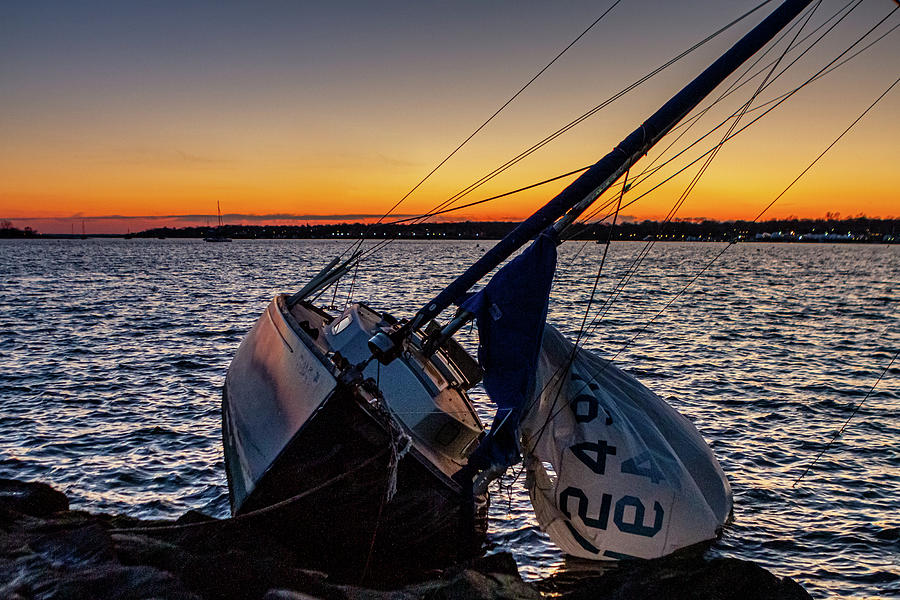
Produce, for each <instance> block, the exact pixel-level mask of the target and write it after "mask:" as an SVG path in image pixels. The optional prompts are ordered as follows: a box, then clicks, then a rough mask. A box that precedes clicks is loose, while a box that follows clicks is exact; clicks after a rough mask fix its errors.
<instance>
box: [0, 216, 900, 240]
mask: <svg viewBox="0 0 900 600" xmlns="http://www.w3.org/2000/svg"><path fill="white" fill-rule="evenodd" d="M517 224H518V223H516V222H507V221H459V222H445V223H415V224H380V225H369V224H365V223H340V224H331V225H223V226H222V227H221V228H210V227H179V228H172V227H161V228H154V229H148V230H145V231H141V232H140V233H134V234H128V235H125V236H122V235H120V236H115V237H129V238H130V237H138V238H202V237H206V236H208V235H210V233H211V232H215V233H216V234H218V235H222V236H227V237H230V238H236V239H339V238H345V239H355V238H359V237H361V236H363V235H364V236H366V237H369V238H374V239H394V238H396V239H411V240H415V239H425V240H429V239H431V240H434V239H461V240H462V239H466V240H479V239H483V240H491V239H500V238H502V237H503V236H504V235H506V234H507V233H509V232H510V231H511V230H512V229H513V228H514V227H515V226H516V225H517ZM0 237H4V238H17V237H64V238H69V237H81V236H72V235H65V234H61V235H53V234H40V233H38V232H37V231H35V230H33V229H31V228H30V227H26V228H24V229H22V230H20V229H17V228H15V227H13V225H12V223H11V222H10V221H9V220H2V221H0ZM107 237H109V236H107ZM570 237H571V238H572V239H576V240H596V241H601V242H602V241H606V240H607V239H612V240H646V239H659V240H669V241H732V240H765V241H844V242H895V241H898V237H900V219H894V218H887V219H878V218H869V217H865V216H856V217H851V218H845V219H840V218H837V214H836V213H834V214H833V213H828V215H827V216H826V218H824V219H796V218H793V219H773V220H769V221H762V222H759V223H755V222H751V221H714V220H711V219H705V220H701V219H684V220H676V221H672V222H660V221H652V220H644V221H626V222H620V223H616V225H615V226H612V227H611V226H610V225H609V224H608V223H591V224H584V225H581V226H580V227H576V228H575V229H574V231H573V233H572V235H571V236H570Z"/></svg>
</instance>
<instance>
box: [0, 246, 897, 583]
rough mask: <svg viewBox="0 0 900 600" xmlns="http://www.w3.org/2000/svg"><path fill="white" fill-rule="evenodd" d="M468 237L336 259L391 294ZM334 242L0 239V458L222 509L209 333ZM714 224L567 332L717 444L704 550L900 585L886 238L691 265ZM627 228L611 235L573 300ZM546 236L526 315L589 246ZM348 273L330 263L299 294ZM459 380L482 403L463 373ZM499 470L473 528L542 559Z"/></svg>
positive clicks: (220, 342)
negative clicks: (715, 519) (723, 485)
mask: <svg viewBox="0 0 900 600" xmlns="http://www.w3.org/2000/svg"><path fill="white" fill-rule="evenodd" d="M489 244H490V242H475V241H472V242H468V241H466V242H397V243H394V244H391V245H389V246H387V247H386V248H384V249H383V250H382V251H381V252H379V253H377V254H374V255H373V256H372V257H371V258H370V259H369V260H367V261H366V262H364V263H363V264H362V265H361V266H360V267H359V269H358V272H357V273H356V277H355V280H354V282H353V286H352V297H353V299H354V300H365V301H367V302H368V303H370V304H371V305H373V306H374V307H376V308H378V309H381V310H388V311H391V312H393V313H394V314H395V315H396V316H398V317H406V316H411V315H412V314H413V313H414V312H415V311H416V310H417V309H418V308H419V307H420V305H422V304H424V303H425V302H427V301H428V300H429V299H430V298H431V297H432V296H433V295H434V294H435V293H437V292H438V291H439V290H440V288H441V286H442V285H444V284H446V283H447V282H449V281H450V280H451V279H452V278H453V277H454V276H455V275H456V274H458V273H459V272H460V271H461V270H462V269H463V268H464V267H465V266H467V265H468V264H470V263H471V262H472V261H473V260H474V259H476V258H477V257H479V256H480V255H481V254H482V253H483V252H484V251H485V250H486V249H487V247H488V246H489ZM347 245H348V242H342V241H310V240H260V241H251V240H236V241H234V242H233V243H231V244H209V243H204V242H203V241H199V240H175V239H166V240H157V239H152V240H143V239H133V240H123V239H87V240H75V239H73V240H21V241H20V240H6V241H0V477H13V478H18V479H26V480H41V481H45V482H48V483H51V484H52V485H54V486H56V487H57V488H59V489H61V490H63V491H65V492H66V493H67V494H68V495H69V497H70V498H71V499H72V501H73V506H74V507H75V508H79V509H86V510H93V511H115V512H122V513H127V514H130V515H133V516H136V517H176V516H178V515H179V514H181V513H182V512H184V511H185V510H187V509H192V508H193V509H199V510H202V511H205V512H208V513H211V514H214V515H217V516H227V514H228V501H227V489H226V482H225V474H224V465H223V459H222V449H221V438H220V415H219V408H220V401H221V387H222V383H223V381H224V378H225V372H226V369H227V368H228V364H229V361H230V359H231V356H232V355H233V354H234V352H235V349H236V348H237V346H238V344H239V343H240V341H241V339H242V337H243V335H244V334H245V333H246V332H247V331H248V330H249V328H250V327H251V326H252V325H253V322H254V321H255V319H256V318H257V317H258V316H259V315H260V314H261V313H262V311H263V310H264V309H265V307H266V304H267V302H268V301H269V300H270V299H271V298H272V297H273V296H274V294H276V293H278V292H288V291H293V290H296V289H298V288H299V287H301V286H302V285H303V284H304V283H305V282H306V281H307V279H308V278H309V277H310V276H311V275H313V274H314V273H315V272H316V271H317V270H318V269H319V268H321V267H322V266H324V264H325V263H327V262H328V260H329V259H330V258H331V257H333V256H334V255H336V254H337V253H339V252H340V251H342V250H343V249H345V248H346V247H347ZM724 247H725V246H724V245H723V244H705V243H690V244H678V243H659V244H656V245H655V246H653V247H652V248H650V249H649V254H648V255H647V257H646V259H645V260H644V261H643V262H642V263H641V264H640V266H639V267H638V269H637V271H636V273H635V274H634V275H633V277H631V278H630V279H629V280H628V282H627V285H625V287H624V291H622V293H621V294H619V295H618V296H616V297H615V299H614V300H613V301H612V302H611V303H609V306H608V310H607V311H606V313H605V316H604V318H603V319H602V320H600V321H599V323H598V324H597V325H596V327H592V328H591V330H592V335H590V337H588V338H587V342H586V345H587V347H588V348H590V349H591V350H593V351H595V352H597V353H599V354H601V355H603V356H606V357H612V356H616V355H617V356H616V358H615V361H616V363H617V364H618V365H619V366H621V367H622V368H624V369H625V370H627V371H629V372H630V373H632V374H634V375H635V376H637V377H638V378H639V379H640V380H641V381H643V382H644V383H645V384H646V385H647V386H649V387H650V388H651V389H653V390H654V391H656V392H657V393H658V394H659V395H660V396H662V397H663V398H665V399H666V400H667V401H668V402H670V403H671V404H672V405H673V406H674V407H675V408H677V409H678V410H679V411H681V412H682V413H683V414H684V415H685V416H687V417H688V418H690V419H691V420H692V421H693V422H694V424H695V425H696V426H697V427H698V428H699V430H700V431H701V432H702V434H703V435H704V437H705V438H706V439H707V441H708V442H709V443H710V445H711V446H712V448H713V450H714V452H715V453H716V455H717V456H718V458H719V461H720V463H721V465H722V467H723V468H724V470H725V472H726V473H727V475H728V477H729V479H730V481H731V485H732V487H733V489H734V499H735V508H734V523H733V525H731V526H730V527H729V528H728V529H727V530H726V532H725V533H724V535H723V537H722V539H721V540H719V541H718V542H717V543H715V544H714V545H713V546H712V548H711V549H710V550H709V552H710V554H711V555H714V556H715V555H718V556H730V557H737V558H741V559H748V560H753V561H756V562H757V563H759V564H761V565H763V566H765V567H766V568H768V569H770V570H772V571H774V572H775V573H776V574H778V575H789V576H791V577H793V578H795V579H797V580H798V581H800V582H801V583H802V584H803V585H804V586H805V587H806V589H807V590H808V591H809V592H810V593H812V595H813V596H815V597H819V598H824V597H857V598H878V597H884V598H887V597H900V360H898V361H897V362H895V363H894V365H893V366H892V367H891V368H890V369H888V370H887V372H885V369H886V368H887V367H888V365H889V363H890V362H891V360H892V358H894V356H895V354H896V352H897V351H898V349H900V320H898V310H897V309H898V300H900V294H898V287H900V246H886V245H813V244H761V243H747V244H738V245H736V246H733V247H731V248H729V249H728V250H727V251H726V252H725V253H724V255H722V257H721V258H720V259H718V260H717V261H715V262H714V263H712V265H711V266H709V268H708V269H706V270H705V271H703V273H702V274H700V273H701V271H702V270H703V269H704V267H707V266H708V265H709V263H710V261H712V259H713V257H714V256H715V255H716V254H718V253H719V252H721V250H722V249H723V248H724ZM644 248H645V245H644V244H643V243H638V242H633V243H632V242H622V243H613V244H612V245H611V247H610V249H609V255H608V257H607V259H606V264H605V266H604V269H603V272H602V274H601V276H600V278H599V285H598V288H597V293H596V297H595V300H594V302H593V304H592V311H591V314H592V315H594V314H596V313H597V309H598V308H599V307H600V306H602V305H603V304H604V303H607V302H608V301H609V300H610V290H612V289H613V287H614V286H615V284H616V283H617V282H619V281H620V280H621V279H622V277H623V274H625V273H626V271H627V269H629V267H630V266H632V265H633V263H634V260H635V258H636V257H637V256H638V255H639V253H641V252H642V251H643V250H644ZM560 252H561V253H560V260H559V270H558V273H557V279H556V281H555V282H554V290H553V296H552V299H551V305H550V306H551V307H550V315H549V320H550V322H551V323H553V324H554V325H556V326H557V327H558V328H560V329H561V330H562V331H563V332H564V333H566V334H568V335H575V334H576V333H577V332H578V330H579V328H580V327H581V323H582V318H583V316H584V312H585V309H586V308H587V307H588V299H589V297H590V294H591V288H592V285H593V282H594V280H595V278H596V276H597V269H598V266H599V263H600V257H601V255H602V252H603V246H602V245H598V244H594V243H588V244H585V243H580V242H579V243H568V244H565V245H564V246H563V247H562V248H561V250H560ZM698 274H700V275H699V277H698ZM694 278H696V281H695V282H694V283H693V284H692V285H690V286H689V287H687V290H686V291H684V292H683V293H681V292H682V290H683V289H684V288H685V286H686V285H687V284H688V283H689V282H690V281H691V280H693V279H694ZM350 293H351V289H350V278H348V280H347V281H346V282H342V284H341V286H340V287H339V288H338V289H337V291H336V293H334V294H332V293H331V292H330V291H329V293H328V294H327V295H326V296H323V297H322V298H321V300H322V301H323V302H325V303H329V304H330V303H334V304H335V305H342V304H343V303H345V302H346V301H347V299H348V297H349V294H350ZM667 305H669V306H668V308H666V309H665V310H663V308H664V307H666V306H667ZM660 311H662V312H660ZM657 315H658V316H657ZM590 320H591V319H589V322H590ZM462 336H463V342H464V344H466V345H467V346H468V347H469V348H474V343H475V340H474V333H472V332H470V331H464V332H463V333H462ZM882 374H883V375H884V376H883V378H882V379H881V380H880V382H879V383H878V385H877V387H875V390H874V391H873V392H872V393H871V394H869V392H870V390H871V389H872V387H873V385H875V383H876V381H878V379H879V376H881V375H882ZM867 394H869V395H868V396H867ZM473 397H474V398H475V400H476V401H477V402H478V404H479V409H480V410H481V411H482V414H483V418H484V419H485V421H486V422H489V419H490V407H489V404H488V401H487V399H486V397H485V395H484V393H483V391H482V390H481V389H476V390H474V391H473ZM864 400H865V402H864V403H863V404H862V406H859V405H860V403H861V402H863V401H864ZM854 411H856V412H855V414H854ZM851 416H852V420H850V422H849V424H848V425H847V426H846V428H845V429H844V430H843V433H842V434H841V435H837V434H838V432H839V431H840V430H841V428H842V426H844V424H845V423H846V422H847V420H848V419H849V418H850V417H851ZM833 438H834V442H833V443H831V445H830V447H829V448H828V450H827V451H826V452H825V453H824V455H823V456H822V458H821V459H819V461H818V463H817V464H816V465H815V466H814V467H813V468H812V469H811V470H810V471H809V473H808V474H807V475H806V476H805V477H804V478H803V479H802V480H801V481H800V483H799V484H797V485H796V486H795V485H794V484H795V481H796V480H797V478H798V477H800V475H801V474H802V473H803V471H804V470H805V469H806V467H807V466H808V465H810V463H811V462H812V461H813V459H814V458H815V457H816V455H817V454H819V453H820V452H821V451H822V450H823V449H824V448H825V447H826V445H828V444H829V442H830V441H831V440H832V439H833ZM514 475H515V474H513V475H511V476H508V477H507V478H505V479H504V480H503V481H502V482H501V486H500V488H499V490H495V492H494V494H493V505H492V509H491V511H492V512H491V530H492V533H491V534H490V539H489V543H490V550H491V551H498V550H508V551H510V552H512V553H513V554H514V555H515V557H516V560H517V561H518V563H519V566H520V569H521V571H522V573H523V575H524V576H525V577H526V578H530V579H535V578H539V577H543V576H546V575H549V574H552V573H555V572H557V571H559V570H561V569H563V568H565V561H564V559H563V556H562V555H561V554H560V552H559V551H558V550H556V549H555V548H554V547H553V546H552V544H551V543H550V542H549V540H548V539H547V537H546V536H545V535H544V534H543V533H541V532H540V530H539V529H538V527H537V526H536V524H535V522H534V520H533V518H532V516H531V509H530V503H529V500H528V496H527V493H526V492H525V491H524V482H523V480H524V476H522V477H520V478H518V480H517V479H516V478H515V476H514Z"/></svg>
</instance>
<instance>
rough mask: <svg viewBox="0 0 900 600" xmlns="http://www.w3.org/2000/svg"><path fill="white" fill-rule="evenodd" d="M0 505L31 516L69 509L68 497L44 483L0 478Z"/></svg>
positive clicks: (41, 515)
mask: <svg viewBox="0 0 900 600" xmlns="http://www.w3.org/2000/svg"><path fill="white" fill-rule="evenodd" d="M0 507H3V508H4V509H7V510H13V511H15V512H18V513H21V514H23V515H30V516H32V517H45V516H47V515H50V514H52V513H55V512H61V511H64V510H69V499H68V498H66V495H65V494H63V493H62V492H58V491H56V490H54V489H53V488H52V487H50V486H49V485H47V484H45V483H38V482H26V481H16V480H15V479H0Z"/></svg>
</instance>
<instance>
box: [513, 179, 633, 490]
mask: <svg viewBox="0 0 900 600" xmlns="http://www.w3.org/2000/svg"><path fill="white" fill-rule="evenodd" d="M630 172H631V168H630V167H629V169H628V170H626V171H625V178H624V180H623V181H622V191H621V193H620V194H619V200H618V203H617V205H616V212H615V215H614V216H613V220H612V223H611V224H610V227H609V231H608V232H607V236H606V245H605V246H604V248H603V256H602V257H601V258H600V266H598V267H597V275H596V276H595V277H594V284H593V286H592V287H591V295H590V296H589V297H588V302H587V306H586V307H585V309H584V316H583V317H582V319H581V326H580V327H579V328H578V335H577V336H576V338H575V343H574V344H573V345H572V352H571V353H570V355H569V358H568V359H567V361H566V366H565V367H564V368H560V369H557V372H556V373H555V374H554V376H553V377H551V378H550V381H553V379H554V378H556V376H557V375H559V374H561V373H568V372H569V370H570V369H571V368H572V365H573V364H574V363H575V357H576V356H577V354H578V346H579V344H580V343H581V338H582V335H583V334H584V331H585V327H586V325H587V320H588V316H590V313H591V306H592V305H593V303H594V298H595V297H596V294H597V288H598V287H599V285H600V277H601V275H602V274H603V267H604V265H605V264H606V256H607V254H608V253H609V246H610V242H611V241H612V232H613V229H614V228H615V226H616V221H617V219H618V216H619V207H621V206H622V197H623V196H625V192H626V191H628V175H629V173H630ZM548 385H549V384H548ZM546 389H547V386H546V385H545V386H544V388H543V389H542V390H541V395H542V394H543V393H544V391H546ZM561 394H562V385H560V386H559V387H558V388H557V389H556V394H555V395H554V397H553V402H552V404H551V405H550V410H549V411H548V412H549V414H550V415H554V414H559V413H558V412H556V413H554V410H555V409H556V404H557V403H558V402H559V398H560V395H561ZM539 397H540V396H539V395H538V396H535V397H534V398H533V399H532V400H531V401H530V402H529V403H528V406H527V407H526V408H525V411H524V414H527V413H528V412H529V411H530V410H531V408H532V407H533V406H534V404H535V403H536V402H537V401H538V398H539ZM552 418H553V417H552V416H551V417H548V420H547V421H545V422H544V424H543V425H542V426H541V428H540V429H539V430H538V433H537V439H535V440H534V442H533V444H532V446H533V447H534V446H537V444H538V443H540V441H541V437H543V435H544V431H545V430H546V429H547V426H548V425H549V421H550V419H552ZM520 474H521V470H520V471H519V473H517V474H516V478H518V477H519V475H520Z"/></svg>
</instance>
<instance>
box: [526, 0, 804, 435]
mask: <svg viewBox="0 0 900 600" xmlns="http://www.w3.org/2000/svg"><path fill="white" fill-rule="evenodd" d="M820 5H821V0H820V2H818V3H816V5H815V7H814V8H813V10H811V11H810V12H809V13H808V15H807V17H806V20H805V21H803V24H802V25H801V26H800V27H799V29H798V30H797V32H796V33H795V35H794V38H793V39H792V40H791V42H790V43H789V44H788V45H787V47H785V49H784V51H783V52H782V53H781V56H779V58H778V60H776V61H775V62H774V64H773V65H771V69H770V70H769V72H768V74H767V75H766V77H765V78H764V79H763V81H762V82H760V84H759V86H758V87H757V89H756V91H755V92H754V93H753V94H752V95H751V96H750V98H749V99H748V100H747V101H746V102H745V103H744V104H743V106H742V108H741V110H740V114H739V115H738V116H737V117H736V118H735V119H734V120H733V121H732V122H731V124H730V126H729V128H728V130H727V131H726V132H725V134H724V135H723V136H722V139H721V140H720V141H719V143H718V145H717V146H716V147H715V148H714V150H713V152H711V153H710V154H709V156H708V157H707V159H706V161H705V162H704V163H703V165H702V166H701V167H700V169H699V170H698V171H697V173H695V174H694V177H693V178H692V179H691V181H690V183H689V184H688V186H687V187H686V188H685V189H684V191H683V192H682V193H681V196H679V198H678V200H676V201H675V204H674V205H673V206H672V208H671V209H670V210H669V213H668V214H667V215H666V217H665V219H664V220H663V222H662V224H661V225H660V228H659V232H658V233H657V236H659V235H660V234H661V233H662V231H663V230H664V228H665V227H666V225H667V224H668V223H669V222H671V220H672V219H674V217H675V215H676V214H677V212H678V210H679V209H680V208H681V207H682V206H683V205H684V203H685V202H686V201H687V198H688V197H689V196H690V194H691V192H693V190H694V188H695V187H696V185H697V183H698V182H699V181H700V179H701V178H702V177H703V175H704V174H705V173H706V171H707V170H708V168H709V166H710V165H711V164H712V161H713V160H714V159H715V158H716V156H718V152H719V150H721V148H722V146H723V145H724V144H725V142H726V141H727V140H728V136H729V135H730V134H731V133H732V132H733V131H734V128H735V127H737V125H738V123H739V122H740V120H741V118H742V117H743V116H744V115H745V114H746V112H747V109H748V108H749V107H750V106H751V105H752V104H753V101H754V100H755V99H756V98H757V97H758V96H759V94H760V93H761V92H762V91H763V90H764V89H765V88H766V86H767V85H768V83H769V80H770V78H772V76H773V74H774V73H775V71H776V70H777V68H778V65H779V64H780V63H781V61H782V60H784V57H785V56H786V55H787V53H788V52H789V51H790V50H791V48H793V47H794V44H795V43H796V42H797V38H798V37H799V36H800V34H801V33H802V31H803V29H804V28H805V27H806V25H807V24H808V23H809V21H810V19H811V18H812V16H813V15H814V14H815V10H816V9H817V8H818V7H819V6H820ZM782 73H784V71H782ZM779 75H780V74H779ZM624 193H625V188H624V186H623V188H622V194H623V195H624ZM620 208H621V200H620V202H619V206H617V207H616V211H617V213H618V211H619V210H620ZM656 241H657V240H656V238H654V239H652V240H650V241H648V242H647V244H646V245H645V246H644V248H643V249H642V250H641V252H640V253H639V254H638V257H637V258H636V259H635V261H633V262H632V265H631V266H630V267H629V270H628V272H627V273H626V276H625V277H623V278H622V280H620V283H619V285H618V286H617V289H615V290H613V293H611V294H610V296H609V298H610V300H609V301H608V302H606V303H604V305H603V306H602V307H601V312H600V313H599V314H598V316H597V317H595V319H594V320H593V321H592V323H591V329H590V332H591V333H592V332H593V331H595V330H596V327H597V326H599V322H600V320H601V319H602V318H603V317H604V316H605V315H606V314H607V313H608V311H609V309H610V308H611V306H612V301H613V300H614V299H615V298H618V297H619V296H620V294H621V292H622V291H623V290H624V287H625V285H627V283H628V282H630V281H631V279H632V277H633V275H634V274H635V273H636V272H637V270H638V268H639V267H640V265H641V264H642V263H643V262H644V260H645V259H646V257H647V256H648V255H649V254H650V250H651V249H652V247H653V246H654V245H655V244H656ZM697 277H699V274H698V275H697ZM676 298H677V296H676ZM672 302H674V298H673V299H672ZM666 306H668V305H666ZM663 310H665V307H664V308H663ZM660 314H661V313H660ZM654 318H655V317H654ZM651 322H652V320H651ZM647 326H649V323H648V324H647V325H645V328H646V327H647ZM642 331H643V329H642V330H640V331H638V333H637V334H636V336H637V335H640V333H641V332H642ZM633 339H634V338H633ZM633 339H632V341H633ZM580 341H581V335H580V334H579V337H578V340H577V341H576V343H575V350H577V347H578V343H579V342H580ZM629 343H630V342H629ZM627 347H628V344H626V345H625V346H623V347H622V348H621V349H620V350H619V352H618V353H616V355H615V356H614V357H613V359H612V360H615V358H616V357H618V355H619V354H620V353H621V352H622V351H624V349H625V348H627ZM575 350H573V357H572V359H573V360H574V351H575ZM545 426H546V425H545ZM543 429H544V428H543V427H542V428H541V430H542V431H543Z"/></svg>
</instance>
